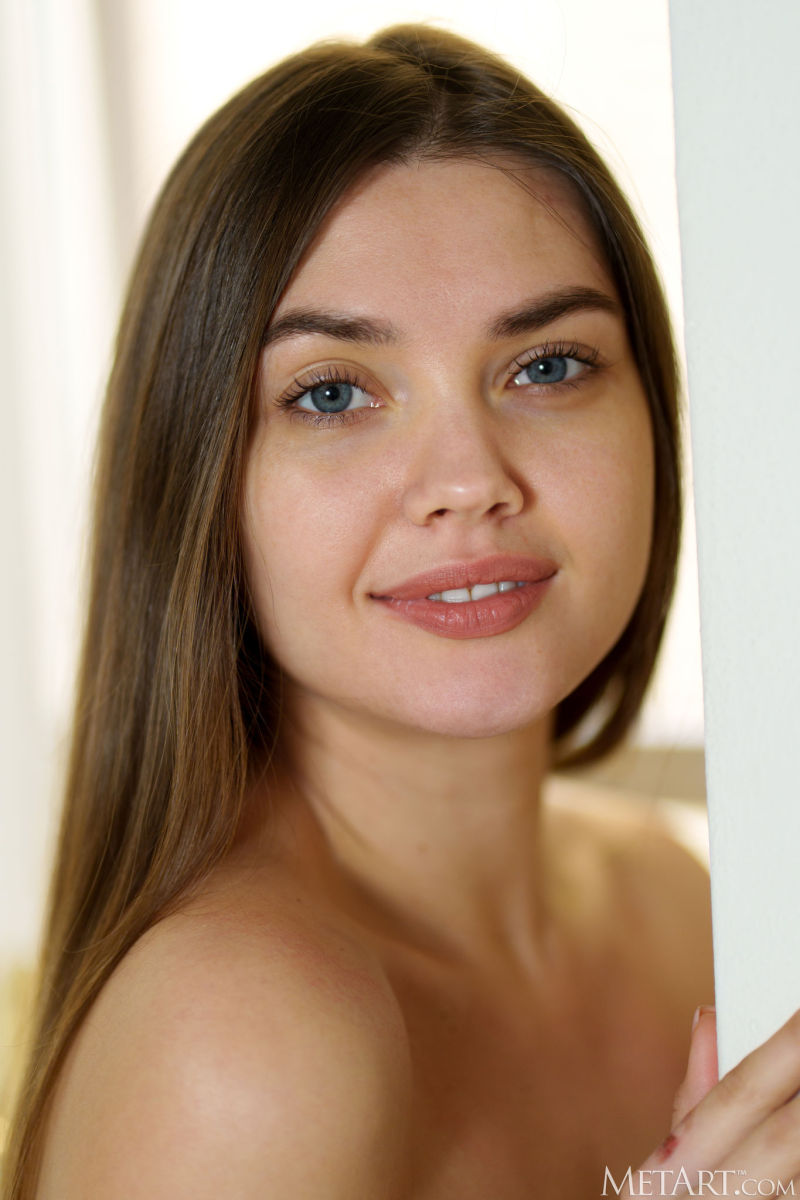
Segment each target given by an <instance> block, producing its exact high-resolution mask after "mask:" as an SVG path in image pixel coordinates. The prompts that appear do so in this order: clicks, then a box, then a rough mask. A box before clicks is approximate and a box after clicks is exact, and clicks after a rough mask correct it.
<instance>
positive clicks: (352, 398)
mask: <svg viewBox="0 0 800 1200" xmlns="http://www.w3.org/2000/svg"><path fill="white" fill-rule="evenodd" d="M295 404H296V407H297V408H301V409H303V410H304V411H306V412H314V413H330V414H335V413H340V412H345V411H348V410H350V409H352V408H368V407H370V405H371V404H372V397H371V396H370V395H369V393H368V392H366V391H364V389H363V388H360V387H359V386H358V384H356V383H350V382H348V381H346V380H327V381H325V382H324V383H318V384H316V385H315V386H314V387H312V388H308V390H307V391H305V392H303V393H302V394H301V395H299V396H296V397H295Z"/></svg>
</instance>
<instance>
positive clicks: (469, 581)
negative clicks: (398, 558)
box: [372, 554, 558, 600]
mask: <svg viewBox="0 0 800 1200" xmlns="http://www.w3.org/2000/svg"><path fill="white" fill-rule="evenodd" d="M557 570H558V566H557V565H556V563H554V562H553V561H552V559H549V558H528V557H527V556H523V555H508V554H497V555H492V557H491V558H481V559H478V560H476V561H475V562H457V563H448V564H447V565H446V566H443V567H435V568H434V569H433V570H432V571H423V572H422V574H421V575H414V576H413V577H412V578H411V579H406V580H404V581H403V582H402V583H397V584H394V585H393V586H392V587H388V588H386V589H385V590H383V591H381V592H373V593H372V595H373V596H374V598H375V599H377V600H385V599H391V600H421V599H423V598H424V597H426V596H433V595H436V593H437V592H446V591H451V590H454V589H457V588H472V587H475V585H476V584H479V583H500V582H502V581H503V580H510V581H514V582H516V583H538V582H540V581H541V580H543V579H549V578H550V577H551V575H555V573H556V571H557Z"/></svg>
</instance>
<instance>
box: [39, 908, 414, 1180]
mask: <svg viewBox="0 0 800 1200" xmlns="http://www.w3.org/2000/svg"><path fill="white" fill-rule="evenodd" d="M312 916H313V914H309V913H306V912H300V913H294V912H293V911H291V905H290V904H289V903H288V902H287V900H286V898H285V897H284V900H283V902H282V903H278V904H276V905H275V909H274V911H273V912H272V914H269V913H265V912H264V911H263V910H262V909H261V908H259V907H258V906H255V907H250V906H249V902H247V901H245V902H244V903H242V904H235V905H229V906H225V905H223V906H221V907H220V906H219V905H215V904H204V905H201V906H199V907H194V908H190V909H188V910H187V911H184V912H182V913H179V914H175V915H174V916H172V917H169V918H167V919H165V920H164V921H162V922H161V923H159V924H158V925H157V926H155V927H154V928H152V929H151V930H149V931H148V932H147V933H146V934H145V935H144V936H143V937H142V938H141V939H140V940H139V942H137V944H136V945H135V946H134V947H133V948H132V949H131V951H130V952H129V953H128V954H127V955H126V957H125V958H124V959H123V960H122V962H121V963H120V964H119V966H118V968H117V970H116V971H115V972H114V974H113V975H112V977H111V979H110V980H109V981H108V983H107V984H106V986H105V987H104V988H103V990H102V992H101V993H100V995H99V997H98V999H97V1001H96V1002H95V1004H94V1005H93V1007H92V1009H91V1010H90V1012H89V1015H88V1017H87V1019H86V1021H85V1022H84V1024H83V1026H82V1028H81V1030H80V1032H79V1035H78V1037H77V1039H76V1041H75V1043H74V1045H73V1047H72V1049H71V1051H70V1054H69V1057H68V1059H67V1061H66V1063H65V1069H64V1071H63V1074H62V1077H61V1079H60V1081H59V1085H58V1088H57V1090H56V1094H55V1102H54V1107H53V1110H52V1113H51V1117H50V1123H49V1127H48V1134H47V1140H46V1148H45V1157H44V1163H43V1172H42V1179H41V1183H40V1189H39V1192H38V1198H39V1200H51V1198H53V1197H56V1196H58V1197H59V1200H77V1198H78V1197H80V1198H81V1200H92V1198H94V1197H97V1198H98V1200H99V1198H100V1197H103V1200H115V1198H116V1197H120V1198H122V1197H125V1200H138V1198H139V1197H141V1198H142V1200H144V1198H145V1197H146V1198H147V1200H160V1198H161V1197H164V1198H165V1200H166V1197H170V1200H181V1198H182V1197H187V1198H188V1197H191V1198H192V1200H204V1198H205V1197H208V1198H209V1200H211V1198H212V1197H213V1198H214V1200H218V1197H220V1196H223V1195H224V1196H226V1197H231V1198H232V1200H234V1198H239V1197H241V1198H242V1200H246V1198H249V1197H259V1198H260V1197H263V1196H265V1195H285V1196H289V1195H291V1196H297V1197H308V1200H314V1198H316V1197H320V1198H322V1197H325V1200H328V1198H331V1200H334V1198H335V1197H342V1200H344V1198H345V1197H347V1198H348V1200H350V1198H352V1197H353V1196H357V1195H364V1196H366V1195H369V1196H371V1197H375V1198H376V1200H379V1198H382V1197H385V1198H386V1200H390V1198H393V1197H398V1196H401V1195H402V1178H401V1167H402V1162H403V1156H404V1149H405V1135H406V1128H405V1122H406V1118H407V1114H408V1110H409V1103H408V1098H407V1097H408V1088H409V1079H410V1067H409V1064H408V1060H407V1053H406V1046H405V1042H404V1036H403V1025H402V1020H401V1017H400V1015H399V1012H398V1011H397V1009H396V1002H395V1001H394V997H393V993H392V992H391V989H390V988H389V986H388V984H386V982H385V981H384V980H383V978H382V976H381V972H380V970H379V969H378V968H377V967H376V965H375V964H374V963H373V962H372V961H371V960H370V959H369V957H368V956H367V954H366V952H365V951H364V950H363V949H361V948H360V947H359V946H358V945H356V944H353V943H351V942H350V941H349V940H348V939H347V938H346V937H345V936H342V935H341V934H338V933H337V931H336V930H335V928H333V929H329V928H326V927H325V926H324V924H320V922H315V921H314V920H313V919H312Z"/></svg>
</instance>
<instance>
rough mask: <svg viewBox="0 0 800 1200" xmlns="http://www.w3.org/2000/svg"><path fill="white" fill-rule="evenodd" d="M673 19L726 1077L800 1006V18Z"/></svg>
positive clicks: (712, 7)
mask: <svg viewBox="0 0 800 1200" xmlns="http://www.w3.org/2000/svg"><path fill="white" fill-rule="evenodd" d="M671 10H672V39H673V58H674V81H675V108H676V127H677V150H678V155H677V164H678V184H679V195H680V211H681V234H682V241H683V253H684V283H685V302H686V314H687V320H686V340H687V351H688V359H689V385H690V397H691V403H690V407H691V417H692V436H693V443H694V455H695V464H696V475H697V478H696V504H697V520H698V535H699V551H700V582H701V600H702V605H701V611H702V625H703V660H704V674H705V687H706V721H707V725H706V729H707V776H708V788H709V818H710V834H711V866H712V897H713V903H714V942H715V958H716V972H717V1003H718V1010H719V1037H720V1066H721V1069H723V1070H724V1069H727V1068H729V1067H730V1066H732V1065H733V1064H734V1063H735V1062H736V1061H737V1060H738V1059H739V1058H741V1057H742V1056H743V1055H744V1054H745V1053H746V1052H747V1051H749V1050H750V1049H752V1048H753V1047H754V1046H755V1045H756V1044H757V1043H758V1042H760V1041H762V1040H763V1039H764V1038H765V1037H766V1036H767V1035H768V1034H770V1033H772V1032H773V1031H774V1030H775V1029H776V1028H777V1027H778V1026H779V1025H780V1024H781V1023H782V1022H783V1020H785V1019H786V1018H787V1017H788V1016H789V1015H790V1013H792V1012H793V1011H794V1010H795V1009H796V1008H797V1007H798V1006H800V920H798V916H800V913H799V912H798V907H799V906H798V901H797V874H798V850H799V849H800V782H798V760H797V747H798V717H799V716H800V638H799V637H798V631H797V625H798V620H797V610H798V595H800V567H799V566H798V564H799V563H800V471H798V466H797V459H798V448H800V382H798V373H797V370H796V367H795V354H796V350H795V347H796V345H797V341H798V334H797V331H798V328H799V327H800V300H798V290H797V280H798V278H800V236H799V235H798V214H799V213H800V170H799V169H798V165H797V119H798V113H800V73H798V70H797V64H796V61H795V59H796V47H797V45H798V44H799V43H800V8H798V7H797V5H796V4H795V3H794V2H793V0H764V3H762V4H760V5H758V6H755V5H750V4H744V3H731V2H730V0H704V2H703V4H700V5H698V4H697V2H696V0H672V4H671Z"/></svg>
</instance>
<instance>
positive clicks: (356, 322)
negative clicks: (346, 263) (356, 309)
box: [264, 287, 621, 347]
mask: <svg viewBox="0 0 800 1200" xmlns="http://www.w3.org/2000/svg"><path fill="white" fill-rule="evenodd" d="M592 309H594V310H599V311H601V312H608V313H612V314H614V315H615V316H621V309H620V305H619V302H618V301H617V300H615V299H614V297H613V296H610V295H608V293H607V292H601V291H599V290H598V289H597V288H589V287H573V288H563V289H561V290H560V291H555V292H548V293H547V294H546V295H544V296H540V297H537V299H535V300H531V301H528V302H527V303H525V304H523V305H522V306H521V307H518V308H513V309H509V310H508V311H507V312H504V313H501V314H500V316H499V317H498V318H497V319H496V320H495V321H493V322H492V323H491V325H490V326H489V327H488V329H487V333H488V336H489V337H490V338H491V339H492V340H493V341H500V340H501V339H502V338H508V337H515V336H516V335H517V334H520V333H530V332H532V331H534V330H536V329H539V328H541V327H542V326H543V325H550V324H551V323H552V322H553V321H557V320H558V319H559V318H560V317H564V316H567V315H568V314H569V313H574V312H581V311H585V310H592ZM309 333H317V334H322V335H324V336H325V337H330V338H335V339H336V340H337V341H343V342H355V343H356V344H358V345H369V346H384V345H387V344H389V343H393V342H399V341H400V340H401V338H400V333H399V331H398V330H397V328H396V326H394V325H392V323H391V322H390V321H379V320H375V319H374V318H370V317H346V316H343V315H342V314H340V313H333V312H325V311H322V310H318V309H310V308H300V309H294V310H292V311H290V312H288V313H285V314H284V316H282V317H279V318H278V320H277V321H274V322H273V323H272V325H270V326H269V328H268V329H267V332H266V334H265V336H264V346H265V347H266V346H272V345H274V344H275V343H276V342H279V341H283V340H284V339H286V338H290V337H297V336H298V335H302V334H309Z"/></svg>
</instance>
